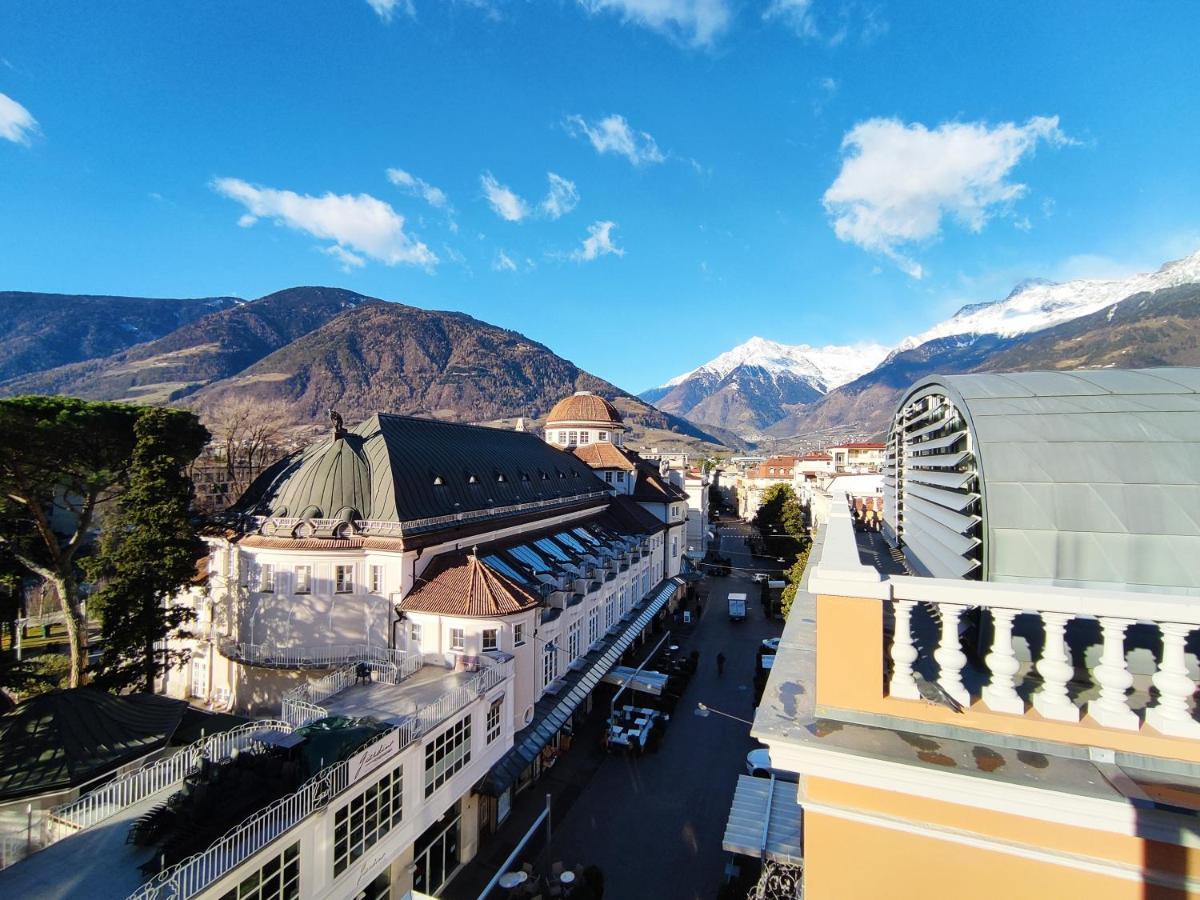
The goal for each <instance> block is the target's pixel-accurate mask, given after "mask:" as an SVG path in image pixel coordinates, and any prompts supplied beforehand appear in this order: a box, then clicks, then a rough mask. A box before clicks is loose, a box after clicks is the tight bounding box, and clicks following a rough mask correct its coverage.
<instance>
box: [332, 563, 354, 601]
mask: <svg viewBox="0 0 1200 900" xmlns="http://www.w3.org/2000/svg"><path fill="white" fill-rule="evenodd" d="M333 590H334V592H335V593H338V594H349V593H350V592H352V591H353V590H354V566H334V567H333Z"/></svg>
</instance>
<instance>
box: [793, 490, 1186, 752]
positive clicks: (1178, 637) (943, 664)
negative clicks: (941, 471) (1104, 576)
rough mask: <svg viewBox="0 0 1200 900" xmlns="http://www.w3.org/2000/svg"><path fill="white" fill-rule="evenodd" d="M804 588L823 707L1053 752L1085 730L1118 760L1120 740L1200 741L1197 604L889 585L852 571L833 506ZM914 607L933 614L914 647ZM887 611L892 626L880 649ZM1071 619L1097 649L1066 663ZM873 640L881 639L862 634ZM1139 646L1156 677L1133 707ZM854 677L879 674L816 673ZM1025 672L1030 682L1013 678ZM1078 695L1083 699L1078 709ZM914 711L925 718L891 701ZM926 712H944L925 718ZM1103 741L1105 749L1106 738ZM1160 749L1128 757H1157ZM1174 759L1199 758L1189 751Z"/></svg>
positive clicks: (1148, 596)
mask: <svg viewBox="0 0 1200 900" xmlns="http://www.w3.org/2000/svg"><path fill="white" fill-rule="evenodd" d="M808 589H809V591H811V592H812V593H813V594H815V595H817V598H818V607H817V608H818V630H817V640H818V643H817V666H818V676H817V702H818V706H819V707H820V706H824V707H826V708H830V707H837V708H842V709H857V710H860V711H866V712H873V713H883V714H886V715H890V716H898V715H907V716H910V717H912V718H915V719H931V720H937V721H941V722H951V721H953V722H956V723H958V724H960V725H962V726H964V727H970V728H977V729H981V730H990V731H997V732H999V731H1007V732H1010V733H1012V734H1015V735H1019V736H1021V737H1042V736H1046V737H1047V738H1048V739H1054V740H1071V738H1070V737H1069V735H1070V733H1071V732H1069V731H1063V729H1062V725H1063V724H1064V723H1065V724H1068V725H1072V724H1078V725H1080V726H1081V727H1083V726H1087V728H1086V732H1081V733H1080V735H1079V737H1078V742H1079V743H1084V744H1099V745H1104V746H1112V747H1117V748H1124V749H1133V745H1131V744H1130V739H1122V738H1120V737H1118V736H1117V735H1118V734H1119V733H1125V734H1130V733H1136V734H1138V735H1141V736H1143V739H1144V738H1148V737H1154V738H1155V740H1156V741H1158V742H1161V741H1162V738H1163V737H1164V736H1165V737H1170V738H1185V739H1192V740H1195V739H1200V722H1198V721H1197V720H1196V718H1195V716H1194V715H1193V706H1194V704H1193V695H1194V694H1195V693H1196V691H1197V688H1198V680H1197V678H1196V677H1195V675H1194V674H1193V672H1195V671H1196V664H1195V661H1194V659H1193V658H1190V657H1189V655H1188V653H1187V647H1186V642H1187V640H1188V638H1189V636H1190V635H1191V634H1192V633H1193V632H1195V631H1197V630H1198V629H1200V601H1198V600H1197V598H1195V597H1186V596H1174V595H1167V594H1157V593H1147V592H1135V591H1129V592H1122V591H1105V590H1093V589H1085V588H1069V587H1053V586H1038V585H1023V584H1010V583H992V582H976V581H965V580H956V579H947V578H919V577H912V576H895V575H888V576H885V575H882V574H880V572H879V571H878V570H877V569H876V568H874V567H873V566H870V565H866V564H864V563H863V562H862V561H861V559H860V554H859V548H858V545H857V541H856V539H855V533H854V529H853V523H852V520H851V517H850V514H849V512H848V510H847V509H846V507H845V505H844V504H843V503H839V502H838V499H837V498H835V500H834V503H833V509H832V511H831V514H830V520H829V524H828V528H827V531H826V535H825V544H824V547H823V548H822V555H821V560H820V563H819V564H818V565H817V567H816V569H815V570H814V571H813V572H812V574H811V576H810V578H809V583H808ZM920 607H923V608H924V612H927V613H928V614H929V619H928V620H925V624H926V625H928V626H931V627H929V628H927V629H926V631H925V633H924V636H923V638H922V635H921V634H920V633H919V631H918V629H917V627H916V626H917V611H918V609H919V608H920ZM972 610H978V611H980V612H978V613H974V614H973V618H974V619H975V621H976V623H977V624H979V625H980V626H981V627H982V626H984V625H986V626H988V628H989V629H990V631H991V637H990V641H988V642H987V645H986V651H987V652H986V653H983V654H981V656H982V659H980V660H978V661H977V664H976V665H975V666H968V658H967V656H966V654H965V653H964V652H963V647H962V644H961V639H960V625H961V624H965V622H966V615H967V613H968V611H972ZM888 611H890V612H891V614H892V615H891V618H892V624H893V627H892V629H891V631H892V636H891V642H890V646H889V645H888V642H887V639H886V621H885V619H886V613H887V612H888ZM924 612H923V613H922V616H924ZM822 616H824V619H823V618H822ZM1075 620H1092V621H1094V622H1095V623H1096V624H1095V625H1093V626H1090V627H1091V628H1095V629H1098V632H1099V642H1098V643H1099V646H1098V648H1095V647H1093V650H1092V652H1091V653H1090V654H1084V653H1082V652H1080V650H1079V648H1078V647H1076V652H1075V653H1074V654H1072V651H1071V648H1070V647H1069V646H1068V643H1067V639H1066V629H1067V626H1068V624H1069V623H1071V622H1072V621H1075ZM1018 622H1019V623H1020V625H1021V629H1022V631H1023V633H1025V634H1031V633H1032V636H1033V637H1034V638H1035V640H1033V641H1031V643H1033V644H1040V645H1041V651H1040V653H1038V654H1037V655H1036V659H1025V660H1023V659H1022V658H1021V656H1020V654H1019V653H1018V645H1017V643H1016V642H1015V641H1014V636H1015V631H1016V629H1015V624H1016V623H1018ZM868 623H870V624H869V625H868ZM1135 624H1136V625H1139V626H1141V627H1140V628H1138V629H1136V630H1137V631H1138V633H1139V634H1138V636H1137V639H1136V641H1135V640H1134V639H1133V638H1132V637H1131V636H1129V635H1127V632H1128V631H1129V629H1130V628H1131V627H1132V626H1134V625H1135ZM827 626H829V627H827ZM863 629H868V631H867V632H864V630H863ZM873 629H877V632H876V633H869V632H870V631H871V630H873ZM931 632H932V633H931ZM930 638H932V640H930ZM1135 647H1136V649H1137V652H1138V653H1139V654H1141V656H1142V658H1144V659H1147V660H1149V659H1151V658H1152V659H1153V665H1152V666H1151V668H1152V670H1153V671H1152V672H1146V673H1145V674H1146V675H1149V678H1143V679H1140V681H1141V683H1140V684H1139V685H1138V686H1139V687H1140V688H1141V690H1140V692H1138V695H1137V702H1133V698H1132V697H1131V696H1130V689H1131V688H1132V687H1134V685H1135V677H1134V672H1133V671H1131V669H1130V665H1129V662H1128V653H1129V652H1132V651H1133V650H1134V649H1135ZM1160 647H1161V649H1160ZM1096 649H1098V651H1099V652H1098V653H1096V652H1095V650H1096ZM1030 655H1031V656H1032V655H1033V654H1030ZM1088 656H1091V657H1093V658H1091V659H1088V658H1087V657H1088ZM881 657H883V658H881ZM887 663H890V674H889V673H888V671H887V670H888V668H889V666H888V665H887ZM1189 663H1190V664H1191V665H1190V666H1189ZM980 665H981V666H982V671H980ZM856 667H857V669H858V670H860V671H862V670H864V669H865V670H867V671H875V672H877V676H868V678H867V679H865V680H863V679H859V683H858V685H857V686H847V685H846V684H844V683H838V682H839V681H845V680H846V679H839V678H836V677H828V676H827V677H825V678H823V677H822V674H821V673H822V671H824V672H826V673H831V674H836V675H840V674H844V673H849V672H851V671H852V670H853V669H855V668H856ZM1023 670H1027V671H1024V674H1023V677H1021V678H1018V675H1019V674H1021V673H1022V672H1023ZM920 672H924V673H926V674H929V673H934V672H935V673H936V676H935V677H934V679H933V682H932V684H924V683H921V682H924V681H925V679H922V678H921V676H920V675H919V673H920ZM967 675H969V676H970V677H964V676H967ZM874 677H878V678H879V682H876V684H878V687H872V686H871V685H870V684H869V683H868V682H870V681H871V680H872V678H874ZM922 688H924V690H922ZM972 688H973V689H972ZM1151 688H1152V689H1151ZM1080 694H1086V695H1088V696H1089V697H1090V699H1087V700H1086V701H1080V700H1079V699H1078V697H1079V695H1080ZM947 697H949V698H951V699H950V700H947V699H946V698H947ZM1026 698H1028V701H1029V702H1028V703H1027V700H1026ZM922 700H923V701H926V702H925V703H924V705H923V706H922V707H917V706H906V705H904V704H896V703H894V702H893V701H922ZM929 701H932V702H933V704H934V706H937V705H940V706H941V707H942V709H941V711H940V712H938V711H937V710H936V709H933V710H932V711H931V707H930V703H929ZM946 707H950V708H955V707H957V709H956V710H955V712H951V711H950V709H946ZM956 713H958V714H957V715H956ZM962 713H965V715H963V714H962ZM946 714H949V716H950V718H947V716H946ZM1006 723H1010V724H1006ZM1106 732H1107V733H1110V734H1112V735H1113V737H1112V738H1108V739H1106V738H1104V737H1103V735H1104V734H1105V733H1106ZM1064 736H1066V737H1064ZM1132 737H1133V736H1132V734H1130V738H1132ZM1164 746H1165V745H1162V744H1161V743H1158V744H1156V745H1155V746H1154V747H1146V746H1140V747H1138V748H1137V749H1139V750H1140V751H1142V752H1146V753H1149V754H1150V755H1158V754H1160V753H1162V752H1164ZM1183 755H1185V756H1187V757H1188V758H1191V756H1192V755H1196V756H1197V759H1200V754H1197V753H1195V751H1192V750H1189V751H1186V752H1185V753H1184V754H1183Z"/></svg>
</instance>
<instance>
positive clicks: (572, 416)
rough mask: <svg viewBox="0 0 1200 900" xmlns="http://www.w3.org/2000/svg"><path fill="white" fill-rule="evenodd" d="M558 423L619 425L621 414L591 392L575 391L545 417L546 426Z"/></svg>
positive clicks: (559, 402) (556, 404) (560, 401)
mask: <svg viewBox="0 0 1200 900" xmlns="http://www.w3.org/2000/svg"><path fill="white" fill-rule="evenodd" d="M558 422H579V423H594V424H597V425H620V424H621V422H622V419H621V414H620V413H619V412H617V408H616V407H615V406H613V405H612V404H611V403H609V402H608V401H607V400H605V399H604V398H603V397H601V396H600V395H598V394H593V393H592V392H591V391H576V392H575V393H574V394H572V395H571V396H570V397H564V398H563V399H562V400H559V401H558V402H557V403H555V404H554V408H553V409H552V410H550V415H549V416H547V417H546V426H547V427H550V426H551V425H552V424H554V423H558Z"/></svg>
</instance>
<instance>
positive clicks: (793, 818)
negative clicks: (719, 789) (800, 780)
mask: <svg viewBox="0 0 1200 900" xmlns="http://www.w3.org/2000/svg"><path fill="white" fill-rule="evenodd" d="M802 816H803V813H802V811H801V809H800V804H799V803H797V802H796V785H794V784H792V783H791V782H787V781H779V780H777V779H774V778H755V777H754V776H752V775H740V776H738V783H737V790H735V791H734V794H733V805H732V806H730V807H729V821H728V822H727V823H726V825H725V838H724V840H722V841H721V846H722V847H723V848H724V849H726V850H728V851H729V852H730V853H740V854H742V855H743V856H753V857H755V858H756V859H763V860H767V859H769V860H772V861H774V862H777V863H783V864H784V865H789V866H800V865H803V864H804V840H803V834H804V829H803V824H802Z"/></svg>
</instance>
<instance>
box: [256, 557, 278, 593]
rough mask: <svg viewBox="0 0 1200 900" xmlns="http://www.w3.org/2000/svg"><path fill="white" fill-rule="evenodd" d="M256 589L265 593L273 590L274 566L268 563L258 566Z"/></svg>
mask: <svg viewBox="0 0 1200 900" xmlns="http://www.w3.org/2000/svg"><path fill="white" fill-rule="evenodd" d="M258 589H259V590H260V591H266V592H267V593H270V592H272V591H274V590H275V567H274V566H273V565H271V564H270V563H263V564H262V565H261V566H259V567H258Z"/></svg>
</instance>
